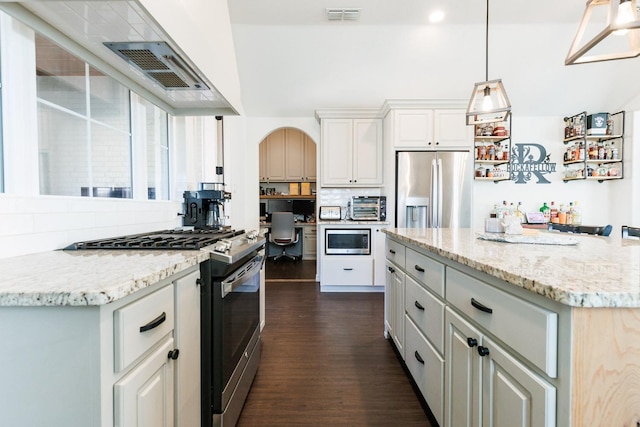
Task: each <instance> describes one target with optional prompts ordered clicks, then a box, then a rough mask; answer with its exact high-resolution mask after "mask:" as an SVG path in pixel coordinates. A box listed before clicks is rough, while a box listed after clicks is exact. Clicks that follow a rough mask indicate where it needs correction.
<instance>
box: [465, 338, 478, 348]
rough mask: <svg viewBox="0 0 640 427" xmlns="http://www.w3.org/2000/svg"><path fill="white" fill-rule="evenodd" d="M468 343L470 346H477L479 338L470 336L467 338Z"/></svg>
mask: <svg viewBox="0 0 640 427" xmlns="http://www.w3.org/2000/svg"><path fill="white" fill-rule="evenodd" d="M467 345H468V346H469V347H475V346H477V345H478V340H477V339H475V338H471V337H468V338H467Z"/></svg>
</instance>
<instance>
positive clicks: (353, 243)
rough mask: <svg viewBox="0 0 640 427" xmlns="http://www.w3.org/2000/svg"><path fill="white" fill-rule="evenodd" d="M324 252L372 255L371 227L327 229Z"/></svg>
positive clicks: (328, 253)
mask: <svg viewBox="0 0 640 427" xmlns="http://www.w3.org/2000/svg"><path fill="white" fill-rule="evenodd" d="M324 253H325V254H327V255H371V229H369V228H359V229H346V228H328V229H326V230H325V235H324Z"/></svg>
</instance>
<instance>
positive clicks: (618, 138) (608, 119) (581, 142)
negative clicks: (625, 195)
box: [563, 111, 625, 182]
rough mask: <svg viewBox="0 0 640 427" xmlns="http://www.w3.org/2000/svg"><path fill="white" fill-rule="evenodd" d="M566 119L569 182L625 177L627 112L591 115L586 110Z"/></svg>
mask: <svg viewBox="0 0 640 427" xmlns="http://www.w3.org/2000/svg"><path fill="white" fill-rule="evenodd" d="M564 121H565V126H564V141H563V142H564V145H565V153H564V159H563V165H564V167H565V170H564V178H563V180H564V181H565V182H567V181H573V180H579V179H588V180H597V181H599V182H603V181H608V180H613V179H622V178H623V177H624V171H623V164H624V162H623V159H624V122H625V113H624V111H620V112H617V113H614V114H609V113H596V114H589V115H588V114H587V112H586V111H583V112H581V113H578V114H576V115H574V116H570V117H565V119H564Z"/></svg>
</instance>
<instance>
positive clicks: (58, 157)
mask: <svg viewBox="0 0 640 427" xmlns="http://www.w3.org/2000/svg"><path fill="white" fill-rule="evenodd" d="M36 79H37V94H38V151H39V168H40V171H39V172H40V194H47V195H62V196H88V197H118V198H131V197H132V190H131V189H132V170H131V168H132V162H131V131H130V123H131V118H130V93H129V90H128V89H127V88H126V87H125V86H123V85H122V84H120V83H119V82H117V81H116V80H114V79H113V78H111V77H108V76H106V75H104V74H102V73H101V72H100V71H98V70H96V69H95V68H93V67H91V66H90V65H89V64H86V63H85V62H84V61H82V60H80V59H79V58H77V57H75V56H73V55H71V54H70V53H68V52H66V51H65V50H64V49H62V48H61V47H59V46H58V45H56V44H55V43H53V42H51V41H49V40H48V39H45V38H44V37H42V36H40V35H37V34H36Z"/></svg>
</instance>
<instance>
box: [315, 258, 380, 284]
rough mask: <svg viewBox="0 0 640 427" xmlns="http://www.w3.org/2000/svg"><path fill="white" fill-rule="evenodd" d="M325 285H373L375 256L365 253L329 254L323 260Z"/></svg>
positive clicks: (323, 282)
mask: <svg viewBox="0 0 640 427" xmlns="http://www.w3.org/2000/svg"><path fill="white" fill-rule="evenodd" d="M322 285H323V286H372V285H373V258H372V257H371V256H365V255H327V256H325V257H324V258H323V260H322Z"/></svg>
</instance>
